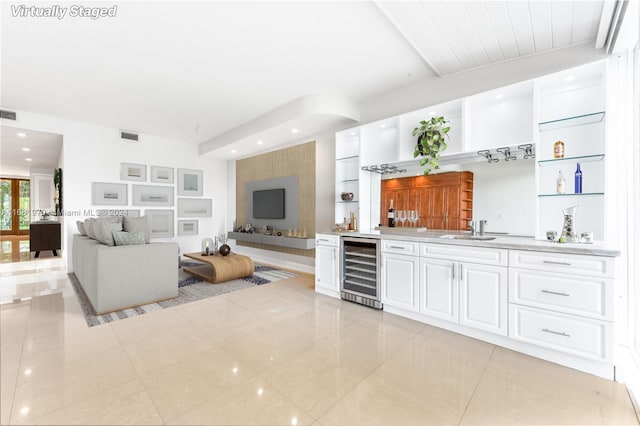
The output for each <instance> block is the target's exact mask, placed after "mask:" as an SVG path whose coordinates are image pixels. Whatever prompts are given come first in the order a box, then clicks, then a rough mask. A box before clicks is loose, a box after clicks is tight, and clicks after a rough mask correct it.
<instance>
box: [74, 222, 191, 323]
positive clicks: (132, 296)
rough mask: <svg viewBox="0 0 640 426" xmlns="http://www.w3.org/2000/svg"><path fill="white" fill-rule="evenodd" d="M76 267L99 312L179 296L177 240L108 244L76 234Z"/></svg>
mask: <svg viewBox="0 0 640 426" xmlns="http://www.w3.org/2000/svg"><path fill="white" fill-rule="evenodd" d="M72 263H73V271H74V273H75V275H76V277H77V278H78V281H79V282H80V284H81V285H82V288H83V289H84V292H85V293H86V295H87V297H88V298H89V300H90V301H91V304H92V305H93V308H94V310H95V311H96V313H97V314H103V313H107V312H112V311H117V310H120V309H124V308H128V307H134V306H139V305H144V304H147V303H152V302H157V301H160V300H165V299H171V298H174V297H177V296H178V244H177V243H174V242H163V243H152V244H141V245H123V246H108V245H105V244H102V243H100V242H99V241H96V240H94V239H91V238H89V237H87V236H83V235H81V234H76V235H74V236H73V249H72Z"/></svg>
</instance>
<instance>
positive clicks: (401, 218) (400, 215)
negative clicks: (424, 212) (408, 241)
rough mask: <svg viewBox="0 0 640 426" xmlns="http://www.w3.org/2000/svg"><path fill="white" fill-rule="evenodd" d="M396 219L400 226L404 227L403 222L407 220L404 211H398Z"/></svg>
mask: <svg viewBox="0 0 640 426" xmlns="http://www.w3.org/2000/svg"><path fill="white" fill-rule="evenodd" d="M396 219H397V220H398V222H400V226H404V221H405V220H407V215H406V210H398V213H397V215H396Z"/></svg>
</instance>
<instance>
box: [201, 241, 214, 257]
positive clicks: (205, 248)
mask: <svg viewBox="0 0 640 426" xmlns="http://www.w3.org/2000/svg"><path fill="white" fill-rule="evenodd" d="M213 251H214V247H213V240H212V239H211V238H205V239H203V240H202V247H201V250H200V254H201V255H203V256H212V255H213Z"/></svg>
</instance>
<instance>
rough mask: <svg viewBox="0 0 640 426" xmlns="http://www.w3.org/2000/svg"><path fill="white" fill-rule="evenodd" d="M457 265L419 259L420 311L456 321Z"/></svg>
mask: <svg viewBox="0 0 640 426" xmlns="http://www.w3.org/2000/svg"><path fill="white" fill-rule="evenodd" d="M458 265H459V263H458V262H453V261H450V260H439V259H420V313H422V314H425V315H430V316H433V317H437V318H441V319H445V320H448V321H453V322H458V276H457V275H458V273H457V272H456V271H458V269H459V267H458Z"/></svg>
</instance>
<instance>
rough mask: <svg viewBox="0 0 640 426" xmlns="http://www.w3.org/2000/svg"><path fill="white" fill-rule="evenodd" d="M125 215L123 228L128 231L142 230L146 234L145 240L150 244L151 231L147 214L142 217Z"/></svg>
mask: <svg viewBox="0 0 640 426" xmlns="http://www.w3.org/2000/svg"><path fill="white" fill-rule="evenodd" d="M123 217H124V226H123V229H124V230H125V231H126V232H138V231H142V235H144V242H145V243H147V244H149V240H150V237H151V232H150V230H149V220H148V219H147V216H141V217H129V216H123Z"/></svg>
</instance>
